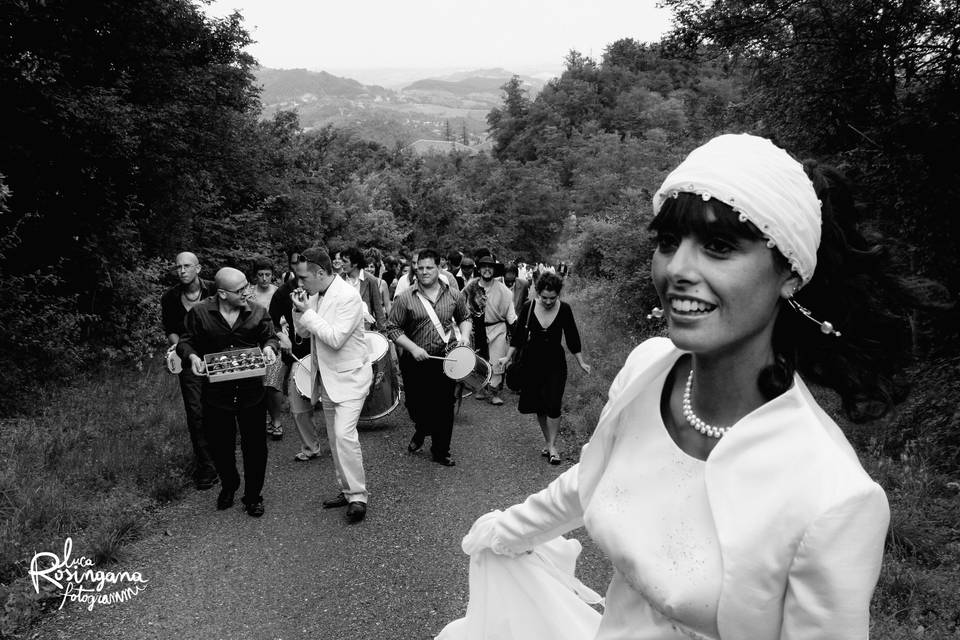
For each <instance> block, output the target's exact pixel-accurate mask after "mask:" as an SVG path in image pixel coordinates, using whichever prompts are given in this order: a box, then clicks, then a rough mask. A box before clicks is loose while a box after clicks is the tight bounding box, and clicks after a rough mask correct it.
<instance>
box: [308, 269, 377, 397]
mask: <svg viewBox="0 0 960 640" xmlns="http://www.w3.org/2000/svg"><path fill="white" fill-rule="evenodd" d="M293 324H294V328H295V329H296V331H297V335H300V336H302V337H304V338H306V337H308V336H309V337H310V349H311V353H312V354H313V356H314V357H315V358H314V360H315V364H316V365H317V371H318V372H319V374H320V378H321V379H322V380H323V386H324V388H325V389H326V390H327V394H328V395H329V396H330V399H331V400H333V401H334V402H344V401H346V400H355V399H358V398H363V397H365V396H366V395H367V392H368V391H369V389H370V381H371V380H372V379H373V367H372V366H371V365H370V357H369V355H368V354H367V343H366V341H365V340H364V339H363V300H361V299H360V294H359V293H358V292H357V290H356V289H354V288H353V287H352V286H350V285H349V284H347V283H346V282H345V281H344V280H343V279H342V278H334V280H333V282H332V283H331V284H330V286H329V287H328V288H327V290H326V292H325V293H324V295H323V296H319V295H317V294H314V295H312V296H310V297H309V298H308V299H307V309H306V311H304V312H303V313H294V315H293ZM316 395H317V390H316V386H315V388H314V396H316ZM313 401H314V402H316V401H317V398H316V397H314V398H313Z"/></svg>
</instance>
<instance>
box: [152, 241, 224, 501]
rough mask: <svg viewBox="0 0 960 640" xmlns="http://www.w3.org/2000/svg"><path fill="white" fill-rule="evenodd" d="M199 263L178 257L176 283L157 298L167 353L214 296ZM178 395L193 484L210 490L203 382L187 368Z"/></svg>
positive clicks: (211, 468) (184, 254) (186, 255)
mask: <svg viewBox="0 0 960 640" xmlns="http://www.w3.org/2000/svg"><path fill="white" fill-rule="evenodd" d="M200 270H201V267H200V261H199V260H197V256H195V255H193V254H192V253H190V252H189V251H184V252H182V253H178V254H177V258H176V262H175V266H174V267H173V273H174V274H175V275H176V276H177V279H178V280H179V282H178V283H177V284H175V285H174V286H172V287H170V288H169V289H167V291H166V292H165V293H164V294H163V296H162V297H161V298H160V318H161V322H162V324H163V332H164V333H165V334H166V335H167V342H168V343H169V344H170V349H175V348H176V346H177V343H178V342H180V336H182V335H183V333H184V331H185V328H184V320H185V319H186V317H187V312H188V311H190V309H192V308H193V306H194V305H195V304H197V303H198V302H200V301H201V300H202V299H204V298H209V297H210V296H213V295H216V293H217V288H216V287H215V286H214V285H213V283H212V282H210V281H209V280H203V279H202V278H201V277H200ZM179 377H180V394H181V395H182V396H183V408H184V411H185V412H186V415H187V432H188V433H189V434H190V443H191V444H192V445H193V481H194V484H195V485H196V487H197V489H201V490H204V489H209V488H210V487H212V486H213V485H214V484H216V482H217V470H216V468H215V467H214V464H213V458H212V457H211V455H210V449H209V447H208V446H207V438H206V436H205V435H204V432H203V407H202V404H201V399H200V394H201V389H202V385H203V378H200V377H198V376H197V375H196V374H194V373H193V371H192V370H191V368H190V367H189V366H186V367H183V370H182V371H181V372H180V374H179Z"/></svg>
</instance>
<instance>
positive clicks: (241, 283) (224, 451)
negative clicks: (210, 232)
mask: <svg viewBox="0 0 960 640" xmlns="http://www.w3.org/2000/svg"><path fill="white" fill-rule="evenodd" d="M216 286H217V295H216V296H215V297H211V298H207V299H206V300H203V301H201V302H199V303H198V304H197V305H196V306H194V307H193V309H191V310H190V312H189V313H188V314H187V319H186V323H185V324H186V333H185V334H184V335H183V336H181V338H180V342H179V344H178V345H177V352H178V353H179V354H180V357H181V358H183V360H184V362H189V363H190V366H191V367H192V369H193V372H194V373H195V374H196V375H198V376H202V375H204V374H205V373H206V367H205V365H204V361H203V356H204V355H205V354H208V353H216V352H219V351H230V350H233V349H244V348H248V347H261V348H262V349H263V358H264V362H265V363H266V364H268V365H269V364H272V363H273V362H274V361H275V360H276V358H277V352H278V351H279V343H278V341H277V337H276V335H275V333H274V330H273V323H272V322H271V321H270V316H269V315H268V314H267V310H266V309H264V308H263V307H261V306H260V305H256V304H254V305H251V304H247V299H248V297H249V295H250V285H249V284H248V283H247V278H246V276H244V275H243V272H242V271H238V270H237V269H231V268H230V267H224V268H223V269H220V271H218V272H217V276H216ZM202 397H203V426H204V429H205V431H206V435H207V441H208V442H209V443H210V452H211V453H212V454H213V461H214V464H215V465H216V467H217V473H218V474H219V475H220V481H221V482H222V486H221V489H220V495H219V496H218V497H217V509H221V510H222V509H229V508H230V507H231V506H232V505H233V495H234V493H235V492H236V490H237V489H238V488H239V487H240V474H239V473H237V463H236V453H235V449H236V434H237V428H238V427H239V430H240V448H241V450H242V451H243V476H244V496H243V503H244V505H246V510H247V513H248V514H250V515H251V516H254V517H260V516H262V515H263V496H262V495H260V491H261V490H262V489H263V481H264V476H265V474H266V468H267V438H266V434H265V433H264V430H263V423H264V419H265V417H266V402H265V397H266V394H265V392H264V388H263V376H256V377H252V378H239V379H235V380H227V381H224V382H210V381H209V379H204V382H203V396H202Z"/></svg>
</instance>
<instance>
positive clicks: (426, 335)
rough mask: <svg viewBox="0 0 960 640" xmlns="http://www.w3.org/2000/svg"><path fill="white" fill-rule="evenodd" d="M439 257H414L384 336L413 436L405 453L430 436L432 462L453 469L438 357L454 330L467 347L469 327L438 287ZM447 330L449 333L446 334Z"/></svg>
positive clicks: (456, 296) (449, 393) (448, 400)
mask: <svg viewBox="0 0 960 640" xmlns="http://www.w3.org/2000/svg"><path fill="white" fill-rule="evenodd" d="M439 276H440V266H439V255H438V254H437V252H436V251H434V250H433V249H424V250H422V251H420V253H419V254H418V256H417V264H416V277H417V282H416V284H415V285H414V286H413V287H411V288H409V289H407V290H406V291H404V292H403V293H401V294H400V295H399V296H398V297H397V298H396V299H395V300H394V303H393V308H392V309H391V310H390V317H389V318H388V320H387V336H388V337H389V338H390V339H391V340H393V341H394V342H395V343H396V344H397V346H398V347H403V355H402V356H400V372H401V374H402V375H403V388H404V393H405V395H406V406H407V411H409V412H410V419H411V420H413V422H414V425H415V428H416V431H415V432H414V434H413V437H412V438H411V439H410V444H409V445H407V449H408V450H409V451H410V452H411V453H412V452H414V451H417V450H418V449H420V448H421V447H422V446H423V440H424V438H425V437H426V436H428V435H429V436H430V437H431V440H432V443H431V447H430V453H431V454H432V455H433V461H434V462H437V463H438V464H442V465H444V466H447V467H452V466H454V461H453V459H452V458H451V457H450V438H451V435H452V433H453V407H454V402H455V398H454V385H455V382H454V380H452V379H451V378H448V377H447V376H446V375H444V373H443V356H444V354H445V352H446V349H447V344H448V342H449V341H450V340H451V338H452V337H453V335H454V334H456V327H455V326H454V323H457V324H459V335H458V336H456V341H457V343H458V344H459V345H461V346H469V345H470V331H471V327H472V323H471V321H470V313H469V311H468V310H467V303H466V301H465V299H464V298H463V296H462V295H461V294H460V293H459V292H457V291H454V290H453V288H452V287H451V286H450V285H448V284H447V283H444V282H441V281H440V279H439ZM451 329H453V331H451Z"/></svg>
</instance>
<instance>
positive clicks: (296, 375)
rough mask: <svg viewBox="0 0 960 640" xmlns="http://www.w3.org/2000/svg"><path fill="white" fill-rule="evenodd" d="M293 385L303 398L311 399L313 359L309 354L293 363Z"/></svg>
mask: <svg viewBox="0 0 960 640" xmlns="http://www.w3.org/2000/svg"><path fill="white" fill-rule="evenodd" d="M293 383H294V384H295V385H297V391H299V392H300V395H302V396H303V397H304V398H307V399H310V398H312V397H313V359H312V358H311V357H310V354H307V355H305V356H303V357H302V358H300V359H299V360H294V361H293Z"/></svg>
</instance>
